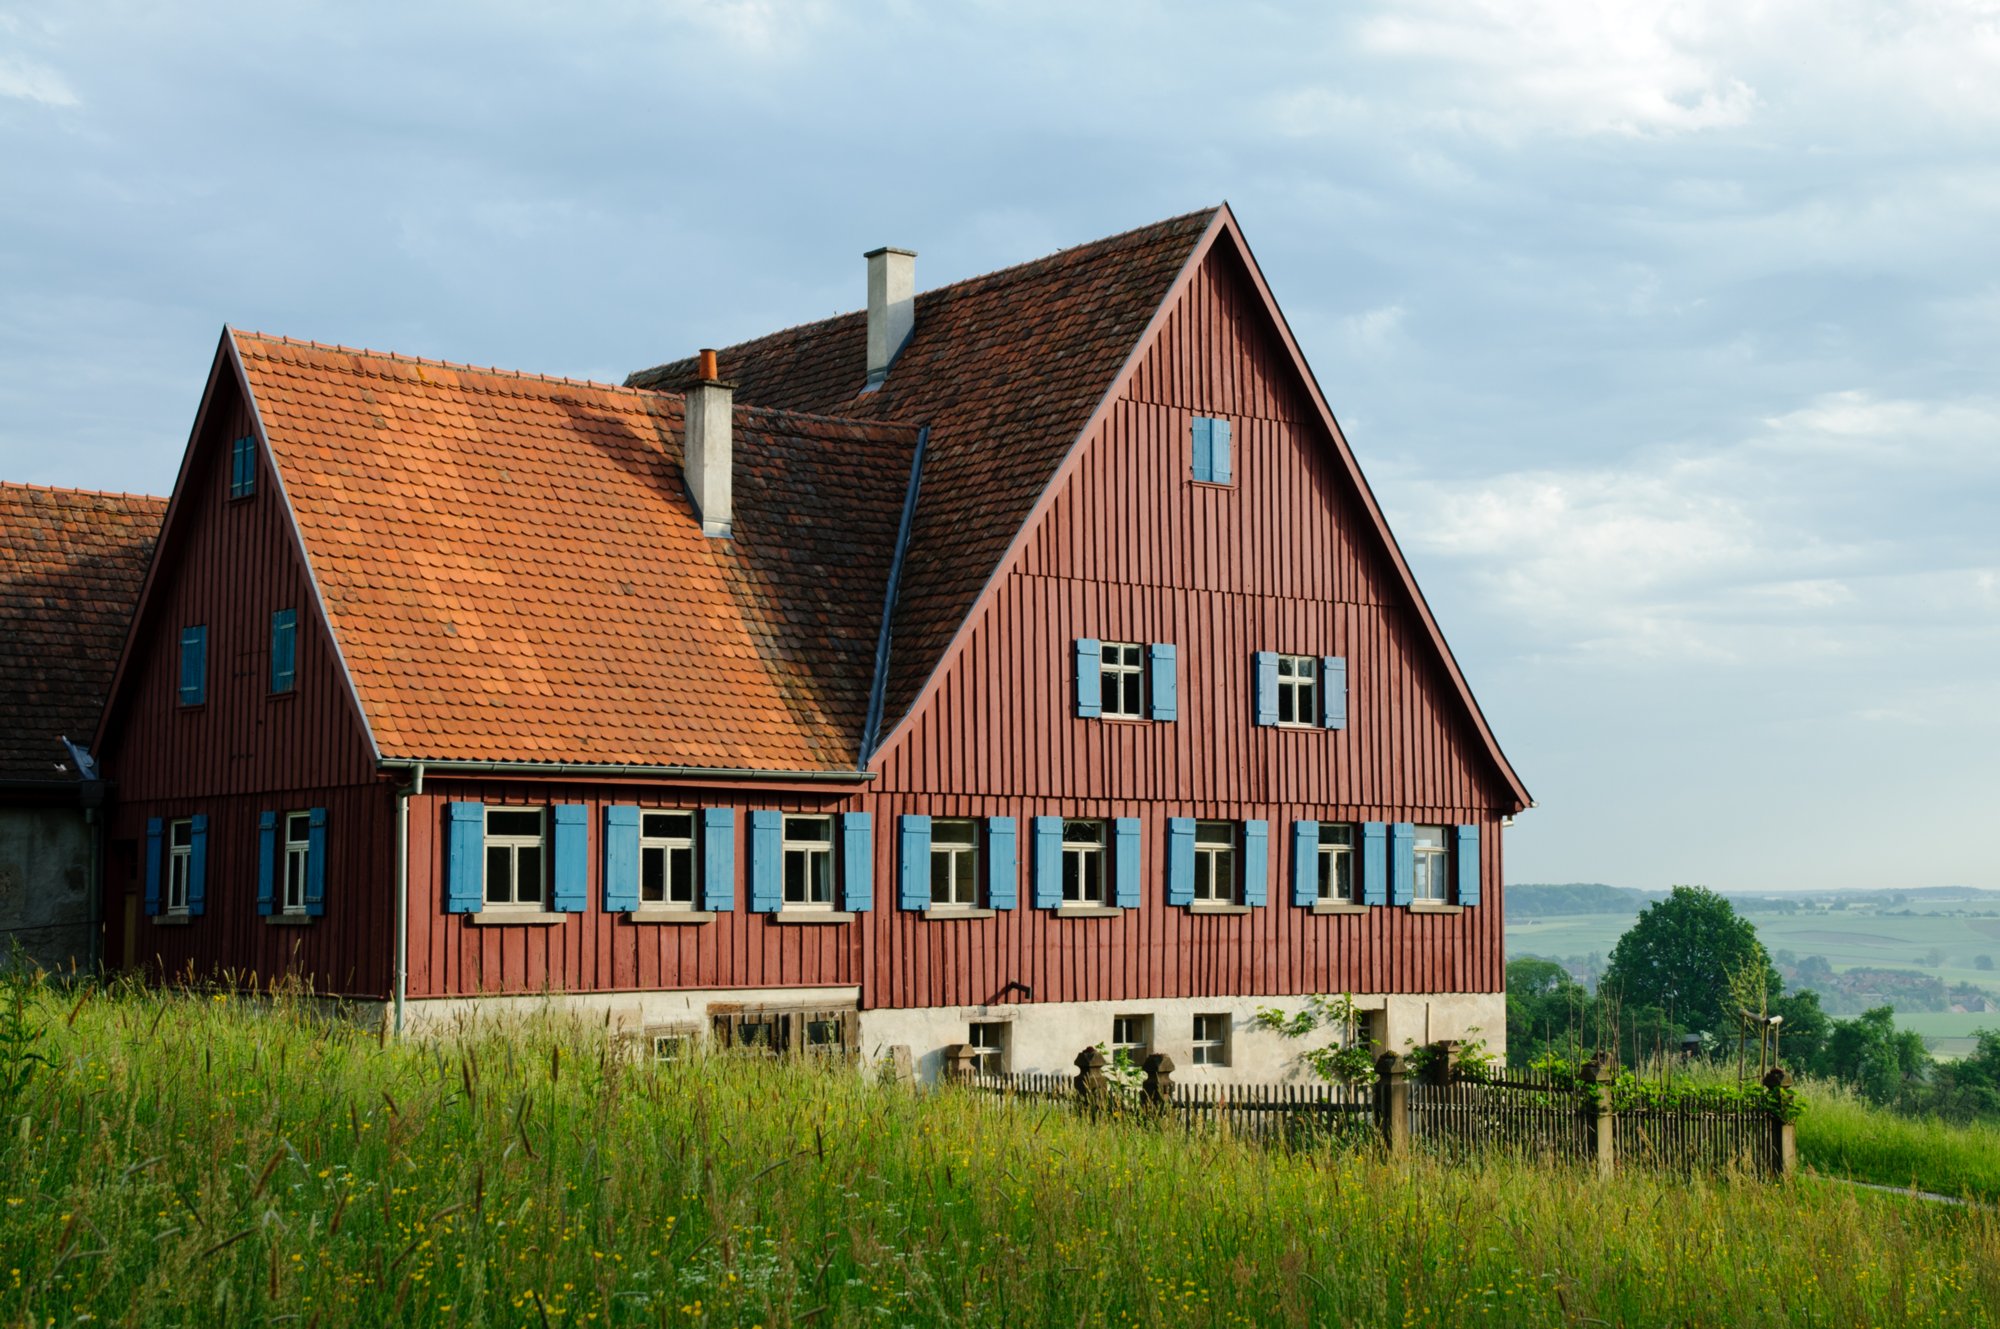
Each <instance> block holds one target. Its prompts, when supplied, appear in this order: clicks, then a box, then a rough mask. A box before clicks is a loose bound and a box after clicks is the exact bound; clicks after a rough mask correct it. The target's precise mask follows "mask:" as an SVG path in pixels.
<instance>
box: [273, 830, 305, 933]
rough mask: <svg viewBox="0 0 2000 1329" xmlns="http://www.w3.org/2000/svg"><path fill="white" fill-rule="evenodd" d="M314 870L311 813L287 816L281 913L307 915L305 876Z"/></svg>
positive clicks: (279, 904)
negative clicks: (305, 913)
mask: <svg viewBox="0 0 2000 1329" xmlns="http://www.w3.org/2000/svg"><path fill="white" fill-rule="evenodd" d="M311 870H312V813H310V812H287V813H286V814H285V894H284V897H283V898H282V899H281V900H280V901H279V902H278V908H279V910H280V912H282V913H287V914H303V913H304V912H305V911H306V875H307V873H309V872H310V871H311Z"/></svg>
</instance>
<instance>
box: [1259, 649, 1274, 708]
mask: <svg viewBox="0 0 2000 1329" xmlns="http://www.w3.org/2000/svg"><path fill="white" fill-rule="evenodd" d="M1257 723H1258V724H1262V725H1271V724H1276V723H1278V653H1277V652H1276V651H1259V652H1257Z"/></svg>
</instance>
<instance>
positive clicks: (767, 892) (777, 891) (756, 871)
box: [750, 808, 785, 914]
mask: <svg viewBox="0 0 2000 1329" xmlns="http://www.w3.org/2000/svg"><path fill="white" fill-rule="evenodd" d="M784 859H785V816H784V814H783V813H782V812H777V811H773V810H772V809H769V808H758V809H756V810H755V811H753V812H752V813H751V814H750V907H751V908H752V909H754V910H756V911H757V912H758V913H760V914H775V913H777V912H778V910H779V909H780V908H781V907H782V906H783V905H784V903H785V862H784Z"/></svg>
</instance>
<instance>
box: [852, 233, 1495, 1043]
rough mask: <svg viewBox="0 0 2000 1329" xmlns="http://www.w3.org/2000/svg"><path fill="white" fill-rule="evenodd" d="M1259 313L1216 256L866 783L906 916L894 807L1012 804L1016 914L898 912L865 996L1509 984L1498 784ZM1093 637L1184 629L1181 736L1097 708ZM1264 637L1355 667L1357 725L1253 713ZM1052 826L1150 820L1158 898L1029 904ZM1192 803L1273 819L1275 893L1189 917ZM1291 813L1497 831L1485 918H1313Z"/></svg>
mask: <svg viewBox="0 0 2000 1329" xmlns="http://www.w3.org/2000/svg"><path fill="white" fill-rule="evenodd" d="M1256 301H1257V297H1256V295H1255V292H1254V291H1253V289H1252V288H1251V287H1250V285H1249V284H1248V282H1247V280H1246V278H1245V274H1244V273H1243V272H1242V270H1241V267H1240V262H1239V260H1237V259H1236V258H1235V257H1234V256H1233V255H1230V254H1227V253H1226V252H1224V251H1218V252H1216V253H1213V254H1211V256H1210V258H1209V259H1208V260H1207V263H1206V265H1205V267H1204V270H1203V271H1201V272H1200V273H1198V274H1197V276H1196V279H1195V280H1194V282H1193V283H1192V284H1191V285H1190V287H1189V288H1188V290H1187V291H1186V293H1185V294H1184V295H1183V296H1182V297H1181V299H1180V301H1179V304H1178V305H1177V307H1176V308H1175V309H1174V310H1173V311H1172V312H1171V314H1170V317H1169V318H1168V319H1167V321H1166V323H1165V325H1164V327H1163V328H1162V330H1161V333H1160V335H1159V337H1158V339H1157V341H1156V343H1155V345H1154V346H1153V347H1152V348H1151V350H1150V352H1149V353H1148V354H1147V355H1146V356H1145V357H1144V359H1143V360H1142V362H1141V363H1140V364H1139V365H1138V366H1137V368H1136V371H1135V373H1134V376H1133V378H1132V380H1131V382H1130V385H1129V387H1128V389H1127V391H1126V392H1125V394H1124V395H1123V397H1122V398H1121V399H1119V400H1118V401H1116V402H1114V403H1113V404H1112V407H1111V409H1110V410H1109V411H1108V412H1107V413H1106V414H1105V416H1104V417H1103V421H1102V425H1101V428H1100V429H1099V431H1098V432H1097V433H1096V434H1095V435H1094V436H1093V437H1091V438H1089V439H1086V440H1085V441H1084V444H1083V448H1082V451H1081V453H1080V455H1079V456H1078V457H1077V458H1076V459H1075V465H1074V467H1073V469H1072V470H1071V472H1070V473H1069V474H1068V476H1067V477H1066V478H1065V479H1064V480H1063V481H1061V482H1060V487H1059V489H1058V491H1057V492H1056V493H1055V494H1054V495H1053V497H1052V499H1051V501H1050V503H1049V504H1048V507H1047V510H1046V518H1045V520H1044V521H1043V522H1042V523H1041V524H1040V525H1039V526H1038V527H1036V528H1035V529H1034V530H1032V531H1030V532H1029V533H1028V535H1027V538H1026V541H1025V546H1024V548H1023V550H1022V553H1021V557H1020V559H1019V561H1018V562H1017V563H1016V565H1015V566H1014V568H1013V569H1012V570H1011V571H1010V572H1009V573H1008V574H1007V575H1005V576H1004V578H1003V579H1002V581H1001V582H1000V583H999V585H998V586H997V587H996V588H995V591H994V594H993V595H992V597H991V598H990V600H989V601H988V603H987V604H986V606H985V607H984V609H983V611H982V614H981V617H980V619H979V620H978V621H977V622H975V623H974V624H972V625H971V627H970V630H969V631H968V632H967V634H966V637H965V645H964V650H963V651H962V653H961V654H960V655H959V656H958V657H956V658H955V659H953V660H951V661H949V662H948V663H947V666H946V670H945V673H944V675H943V676H942V677H941V679H940V680H939V686H938V687H937V688H936V689H935V690H934V692H933V693H932V694H931V696H930V698H929V699H928V701H927V702H926V703H925V704H924V705H923V706H922V707H921V708H920V709H919V711H918V712H917V713H916V714H915V715H913V716H912V718H911V720H910V721H909V723H908V724H907V725H906V727H905V729H904V730H903V732H902V733H900V734H898V735H896V736H895V741H894V742H893V743H892V745H891V746H890V747H889V748H888V749H886V750H885V752H884V754H883V756H882V758H881V760H880V762H879V763H878V767H879V770H880V772H881V776H882V778H881V782H880V785H879V787H878V788H876V789H874V790H872V791H871V792H870V794H869V796H868V798H869V801H870V803H871V804H872V806H873V808H874V811H875V815H876V824H877V826H878V828H879V829H878V832H877V838H878V847H877V856H878V859H882V860H883V861H882V862H881V863H880V864H879V865H878V880H879V881H881V882H883V883H887V884H889V890H888V891H887V892H885V893H886V894H887V895H888V898H887V900H886V901H885V903H887V904H891V905H893V903H894V900H893V881H894V871H895V869H894V864H893V862H892V861H889V860H891V859H893V848H894V842H895V835H894V827H895V824H896V818H897V817H898V816H900V815H901V814H903V813H905V812H922V813H932V814H935V815H946V814H948V813H972V814H974V815H994V814H1000V815H1008V816H1012V817H1015V818H1016V819H1017V821H1018V824H1019V827H1020V835H1021V840H1020V863H1021V873H1022V879H1021V902H1022V904H1021V907H1020V908H1017V909H1015V910H1012V911H1008V912H1003V913H1002V914H1000V915H999V916H997V917H995V918H993V919H990V920H971V921H952V922H933V921H930V920H927V919H925V918H924V917H923V916H922V915H921V914H915V913H905V912H903V911H900V910H896V909H893V908H890V909H888V910H886V911H883V912H880V913H878V916H877V919H876V920H875V923H874V927H875V928H876V931H877V942H876V944H875V946H874V947H873V954H874V956H875V959H874V963H873V966H872V968H871V970H870V972H869V975H868V979H869V982H868V989H867V992H866V1000H867V1001H868V1002H869V1004H871V1005H883V1006H937V1005H964V1004H973V1003H981V1002H992V1001H996V1000H1001V999H1003V990H1005V989H1006V988H1007V985H1008V984H1009V983H1010V982H1019V983H1022V984H1025V985H1027V986H1029V987H1030V988H1032V990H1033V992H1034V1000H1036V1001H1065V1000H1077V1001H1081V1000H1128V999H1136V998H1144V997H1183V996H1198V995H1205V994H1228V993H1244V992H1249V993H1259V994H1272V995H1276V994H1282V993H1303V992H1337V991H1343V990H1352V991H1365V992H1404V993H1420V992H1466V991H1479V992H1496V991H1499V990H1501V988H1502V986H1503V983H1504V978H1503V950H1502V942H1501V936H1500V920H1501V908H1500V904H1501V888H1500V839H1501V809H1502V808H1503V807H1504V806H1505V800H1506V797H1507V794H1506V789H1505V785H1504V782H1503V781H1502V780H1501V779H1500V777H1499V775H1498V773H1497V772H1496V771H1494V770H1493V769H1491V767H1490V764H1489V761H1488V758H1487V757H1486V755H1485V752H1484V748H1483V747H1482V745H1481V744H1480V742H1479V739H1478V737H1477V735H1476V733H1475V732H1474V730H1473V726H1472V725H1471V723H1470V721H1469V720H1468V719H1467V717H1465V716H1464V715H1463V714H1462V713H1461V710H1460V708H1459V703H1458V700H1457V697H1456V694H1455V692H1454V691H1453V689H1452V687H1451V685H1450V682H1449V680H1448V679H1447V677H1446V676H1445V672H1444V670H1443V668H1442V667H1441V665H1440V664H1439V663H1438V662H1437V661H1435V660H1433V659H1432V658H1430V654H1429V647H1428V645H1427V643H1426V641H1425V638H1424V634H1423V630H1422V627H1421V624H1420V623H1419V621H1418V619H1417V616H1416V611H1415V610H1414V608H1413V607H1412V606H1410V605H1408V604H1406V603H1403V601H1402V597H1401V596H1400V594H1399V593H1398V591H1397V590H1396V584H1395V580H1394V578H1393V576H1392V575H1391V573H1390V571H1389V565H1388V558H1387V553H1386V550H1385V549H1384V548H1383V547H1382V545H1381V542H1380V540H1379V537H1378V536H1377V535H1376V533H1375V530H1374V528H1373V526H1372V525H1371V524H1370V523H1369V521H1368V520H1367V518H1366V516H1365V514H1364V511H1363V509H1362V507H1361V504H1360V502H1359V500H1358V498H1357V497H1356V496H1355V495H1354V494H1352V493H1351V492H1350V491H1349V489H1348V487H1347V481H1346V479H1345V477H1344V474H1343V473H1342V471H1341V470H1340V468H1339V465H1338V462H1337V460H1336V459H1335V457H1334V454H1333V448H1332V441H1331V439H1330V438H1329V437H1327V435H1326V433H1325V431H1324V429H1323V426H1322V425H1321V423H1320V422H1319V419H1318V417H1317V414H1316V412H1315V411H1314V410H1313V409H1312V408H1311V407H1310V405H1309V403H1308V401H1307V400H1306V399H1305V397H1304V396H1303V394H1302V393H1301V391H1300V390H1299V387H1298V385H1297V384H1296V382H1294V381H1293V378H1292V371H1291V369H1290V366H1289V362H1288V360H1287V358H1286V356H1285V353H1284V350H1283V348H1282V347H1281V346H1280V345H1279V343H1278V342H1277V341H1276V339H1275V338H1273V337H1272V336H1271V335H1269V332H1268V329H1267V327H1266V326H1265V324H1264V323H1263V322H1262V319H1263V314H1262V311H1261V307H1260V306H1259V305H1258V304H1257V303H1256ZM1203 415H1205V416H1215V417H1219V418H1225V419H1228V420H1229V421H1230V422H1231V425H1232V432H1233V440H1232V443H1233V447H1232V483H1231V484H1230V485H1228V486H1218V485H1198V484H1195V483H1194V482H1193V481H1192V479H1191V462H1190V456H1189V435H1190V422H1191V421H1192V420H1193V418H1194V417H1196V416H1203ZM1086 636H1088V637H1096V638H1099V639H1104V640H1118V641H1140V642H1154V641H1164V642H1173V643H1175V644H1176V645H1177V647H1178V668H1179V672H1180V680H1179V682H1180V718H1179V720H1178V721H1176V722H1174V723H1152V722H1133V723H1128V722H1122V721H1103V720H1080V719H1077V718H1075V716H1074V715H1073V708H1074V686H1073V680H1072V676H1071V675H1072V670H1073V664H1072V658H1071V653H1070V649H1071V648H1070V644H1071V642H1072V641H1073V640H1074V639H1075V638H1077V637H1086ZM1260 650H1277V651H1284V652H1290V653H1297V654H1309V655H1340V656H1344V657H1346V659H1347V661H1348V671H1349V673H1348V685H1349V704H1348V727H1347V729H1345V730H1343V731H1335V732H1329V731H1323V730H1317V729H1303V730H1297V729H1277V728H1260V727H1258V726H1257V725H1256V724H1255V723H1254V715H1253V713H1252V709H1253V688H1254V678H1253V663H1252V657H1253V654H1254V653H1255V652H1256V651H1260ZM968 697H969V698H973V699H976V700H975V701H974V703H973V704H972V705H969V706H968V705H967V704H966V702H965V699H966V698H968ZM1058 814H1062V815H1071V816H1088V817H1137V818H1139V819H1140V822H1141V826H1142V848H1141V857H1142V864H1143V869H1142V870H1143V874H1144V880H1145V882H1146V885H1145V889H1144V894H1143V901H1144V902H1143V904H1142V905H1141V907H1140V908H1139V909H1137V910H1133V911H1128V912H1126V913H1125V914H1123V915H1122V916H1120V917H1117V918H1112V919H1061V918H1056V917H1054V916H1053V915H1052V914H1050V913H1048V912H1046V911H1041V910H1036V909H1034V908H1032V907H1030V903H1029V902H1030V901H1031V899H1032V881H1031V864H1032V849H1031V830H1030V823H1029V819H1030V818H1032V817H1034V816H1037V815H1058ZM1175 816H1194V817H1218V818H1227V819H1245V818H1260V819H1263V820H1264V821H1266V822H1267V823H1268V826H1269V832H1270V841H1269V856H1270V861H1269V878H1268V899H1269V903H1268V904H1267V905H1265V906H1264V907H1263V908H1261V909H1257V910H1253V911H1252V912H1250V913H1249V914H1243V915H1196V914H1193V913H1191V912H1189V911H1187V910H1184V909H1178V908H1171V907H1169V906H1167V904H1166V903H1165V875H1166V872H1165V864H1166V857H1165V855H1166V843H1165V840H1166V822H1167V818H1169V817H1175ZM1296 819H1308V820H1344V821H1357V822H1359V821H1415V822H1426V823H1446V824H1457V823H1475V824H1477V825H1478V826H1479V827H1480V839H1481V848H1482V853H1481V878H1482V900H1483V903H1482V904H1480V905H1479V906H1477V907H1475V908H1471V909H1466V910H1463V911H1461V912H1458V913H1451V914H1416V913H1412V912H1411V911H1409V910H1406V909H1395V908H1378V909H1372V910H1369V911H1367V912H1366V913H1364V914H1355V915H1340V916H1323V915H1314V914H1313V913H1311V912H1310V911H1309V910H1303V909H1299V908H1296V907H1294V906H1293V905H1292V904H1291V903H1290V898H1291V871H1292V864H1291V835H1290V830H1291V823H1292V821H1294V820H1296Z"/></svg>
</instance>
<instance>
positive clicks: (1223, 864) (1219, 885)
mask: <svg viewBox="0 0 2000 1329" xmlns="http://www.w3.org/2000/svg"><path fill="white" fill-rule="evenodd" d="M1194 898H1195V899H1196V900H1205V901H1209V902H1211V903H1214V904H1235V903H1236V823H1235V822H1233V821H1198V822H1196V823H1195V824H1194Z"/></svg>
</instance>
